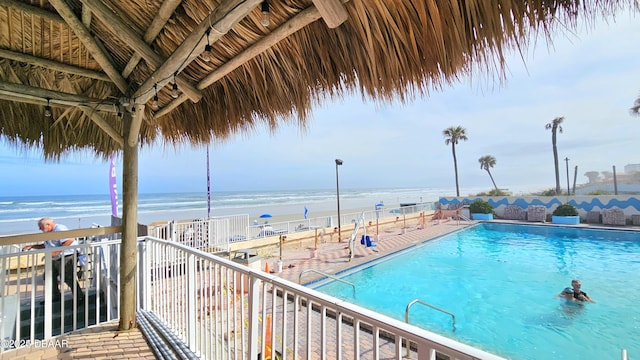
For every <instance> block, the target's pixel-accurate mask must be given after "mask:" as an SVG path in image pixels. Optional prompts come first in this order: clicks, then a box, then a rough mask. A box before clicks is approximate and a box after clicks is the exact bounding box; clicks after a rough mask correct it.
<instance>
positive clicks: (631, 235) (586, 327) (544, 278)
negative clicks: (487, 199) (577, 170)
mask: <svg viewBox="0 0 640 360" xmlns="http://www.w3.org/2000/svg"><path fill="white" fill-rule="evenodd" d="M639 240H640V233H638V232H635V231H623V230H619V231H618V230H591V229H582V228H580V229H576V228H563V227H556V226H545V225H517V224H499V223H485V224H480V225H478V226H475V227H472V228H470V229H468V230H464V231H459V232H456V233H453V234H450V235H447V236H444V237H440V238H437V239H435V240H432V241H427V242H425V243H423V244H421V245H419V246H415V247H413V248H411V249H408V250H407V251H403V252H401V253H399V254H396V255H393V256H391V257H389V258H388V260H385V261H380V262H376V263H370V264H367V265H365V266H364V268H363V267H360V268H359V269H357V271H350V272H348V273H345V274H346V275H345V277H343V279H344V280H346V281H349V282H351V283H353V284H355V286H356V296H355V298H354V297H353V289H352V287H351V286H349V285H345V284H343V283H340V282H330V283H326V284H324V283H320V284H318V285H317V287H316V290H319V291H321V292H323V293H326V294H329V295H333V296H335V297H338V298H341V299H344V300H347V301H349V302H352V303H355V304H358V305H360V306H363V307H365V308H368V309H372V310H375V311H377V312H380V313H383V314H385V315H388V316H390V317H393V318H396V319H399V320H402V321H404V315H405V308H406V306H407V304H408V303H409V302H411V301H412V300H414V299H420V300H422V301H424V302H427V303H429V304H432V305H435V306H438V307H440V308H443V309H445V310H447V311H450V312H452V313H454V314H455V316H456V328H457V329H456V331H453V330H452V326H451V317H450V316H448V315H446V314H443V313H440V312H437V311H434V310H431V309H429V308H427V307H425V306H419V305H414V306H413V307H412V308H411V311H410V315H409V320H410V323H412V324H414V325H417V326H420V327H423V328H425V329H428V330H430V331H433V332H436V333H439V334H442V335H444V336H447V337H450V338H453V339H456V340H458V341H461V342H464V343H467V344H469V345H472V346H475V347H478V348H481V349H483V350H485V351H489V352H492V353H495V354H497V355H500V356H504V357H508V358H514V359H555V358H558V359H560V358H562V359H585V358H587V359H620V351H621V349H623V348H624V349H627V351H628V353H629V356H630V357H632V356H638V354H640V307H638V305H637V301H638V299H640V283H639V282H638V281H637V279H638V277H639V276H638V274H639V273H640V241H639ZM572 278H579V279H580V280H582V286H583V290H584V291H586V292H587V293H588V294H589V295H590V296H591V297H592V298H593V299H594V300H595V301H596V303H595V304H585V305H576V304H571V303H567V302H566V301H564V300H561V299H554V298H553V297H554V295H555V294H557V293H559V292H560V291H561V290H562V289H563V288H565V287H567V286H570V282H571V279H572Z"/></svg>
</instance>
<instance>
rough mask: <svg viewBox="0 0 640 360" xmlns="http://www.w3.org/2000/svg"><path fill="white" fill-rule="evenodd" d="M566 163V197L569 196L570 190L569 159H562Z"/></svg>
mask: <svg viewBox="0 0 640 360" xmlns="http://www.w3.org/2000/svg"><path fill="white" fill-rule="evenodd" d="M564 161H565V162H566V163H567V195H571V189H570V188H569V158H568V157H567V158H564Z"/></svg>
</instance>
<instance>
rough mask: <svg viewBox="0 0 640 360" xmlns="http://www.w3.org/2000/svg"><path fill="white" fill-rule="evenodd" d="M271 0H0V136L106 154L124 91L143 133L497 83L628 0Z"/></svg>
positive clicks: (195, 132) (55, 152) (279, 118)
mask: <svg viewBox="0 0 640 360" xmlns="http://www.w3.org/2000/svg"><path fill="white" fill-rule="evenodd" d="M314 4H316V5H314ZM263 6H264V2H263V1H262V0H244V1H243V0H223V1H219V0H210V1H201V0H185V1H179V0H164V1H159V0H146V1H115V0H106V1H101V2H98V1H90V0H49V1H46V0H0V138H2V139H4V140H5V141H8V142H10V143H14V144H16V145H18V146H27V147H42V148H43V149H44V154H45V156H46V157H47V158H49V159H57V158H59V156H61V155H64V154H65V153H67V152H68V151H71V150H75V149H90V150H91V151H94V152H95V153H96V154H97V155H98V156H101V157H105V156H108V155H109V154H111V153H112V152H115V151H119V150H120V149H121V147H122V145H121V144H122V136H123V122H122V117H121V116H119V113H123V112H125V111H131V108H132V107H131V105H129V106H128V107H127V106H124V105H123V104H126V103H127V102H128V101H131V102H135V104H142V105H146V106H145V107H144V108H143V107H139V106H138V107H136V108H137V109H140V110H143V111H144V116H143V117H142V125H141V127H140V135H139V136H140V141H141V143H142V144H149V143H151V142H154V141H157V140H164V141H167V142H185V141H186V142H191V143H202V142H209V141H211V140H214V141H215V140H221V139H225V138H227V137H229V136H230V135H231V134H235V133H238V132H245V131H251V130H253V129H255V127H256V125H257V124H259V123H266V124H268V125H269V126H270V127H271V128H275V127H277V125H278V123H280V122H283V121H290V122H299V123H300V124H301V125H302V126H304V124H305V121H306V119H307V115H308V112H309V110H310V109H311V107H312V105H313V104H314V103H315V102H321V101H323V100H325V99H326V98H330V97H340V96H343V95H344V94H346V93H350V92H357V93H360V94H362V96H363V97H366V98H369V99H372V100H374V101H387V100H391V99H402V100H411V99H413V98H414V97H415V96H422V95H426V94H428V93H429V92H431V91H434V90H438V89H440V88H441V87H443V86H445V85H447V84H449V83H451V82H452V81H454V80H456V79H457V78H459V77H460V76H462V75H468V74H470V73H471V72H472V70H473V71H478V72H482V74H477V75H485V74H490V75H491V76H494V77H496V76H497V78H498V79H500V77H501V75H502V68H503V63H502V61H503V54H504V53H505V52H506V51H507V50H508V49H509V50H510V49H513V48H520V49H525V48H526V47H527V46H528V45H529V44H528V41H529V40H530V39H532V38H533V36H532V33H538V32H543V33H545V34H547V35H551V34H553V31H552V30H553V29H554V28H555V27H558V26H562V27H563V28H569V29H571V28H573V27H574V26H575V20H576V19H578V18H580V17H582V18H586V19H587V20H589V19H593V18H595V17H599V16H602V15H609V14H612V13H616V12H619V11H622V10H624V9H633V8H634V1H633V0H629V1H612V0H610V1H606V0H586V1H579V0H556V1H550V0H518V1H516V0H502V1H499V2H498V1H489V0H487V1H483V0H477V1H472V0H467V1H446V0H442V1H431V0H429V1H426V0H425V1H422V0H352V1H342V2H340V1H339V0H313V1H312V0H268V7H269V14H270V24H269V26H264V25H262V24H261V18H262V16H263V14H262V12H261V9H262V7H263ZM316 6H318V8H317V7H316ZM345 18H346V21H344V20H345ZM207 39H208V40H207ZM207 42H209V44H211V47H212V51H211V60H210V61H208V62H207V61H205V59H204V58H203V56H202V55H201V53H202V52H203V50H204V49H205V46H207ZM174 75H175V79H176V81H177V84H178V89H179V91H180V95H179V97H178V98H177V99H174V98H173V97H172V96H171V91H172V87H173V84H174ZM474 75H475V74H474ZM156 89H157V96H158V105H159V107H158V108H157V110H155V109H153V108H152V103H153V100H154V96H155V94H156ZM126 99H132V100H128V101H127V100H126ZM47 103H49V104H50V106H51V110H52V116H51V117H46V116H45V107H46V105H47Z"/></svg>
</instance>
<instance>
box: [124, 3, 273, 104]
mask: <svg viewBox="0 0 640 360" xmlns="http://www.w3.org/2000/svg"><path fill="white" fill-rule="evenodd" d="M261 2H262V0H224V1H223V2H222V3H221V4H220V5H218V7H216V8H215V10H214V11H213V12H212V13H211V14H209V15H208V16H207V17H206V18H205V19H204V20H203V21H202V22H201V23H200V24H198V26H196V28H195V29H194V30H193V32H192V33H191V35H189V36H187V38H186V39H184V41H183V42H182V44H180V46H179V47H178V48H177V49H176V50H175V51H174V52H173V54H171V56H170V57H169V58H168V59H167V61H165V62H164V64H162V66H160V67H159V68H158V69H157V70H156V71H155V72H154V73H153V74H152V75H151V76H150V77H149V78H148V79H147V80H146V81H145V82H144V83H143V84H142V86H140V88H139V89H138V90H137V91H136V92H135V94H134V96H133V97H135V98H138V99H141V101H142V102H145V103H146V102H147V101H149V99H151V98H152V97H153V96H154V95H155V94H154V92H153V91H151V89H152V88H153V85H154V84H156V83H157V84H158V86H165V85H166V84H167V83H169V82H170V81H173V79H172V74H174V73H180V71H182V70H183V69H184V68H185V67H187V66H188V65H189V64H190V63H191V61H193V60H194V59H195V58H197V57H198V56H200V53H201V52H202V51H203V50H204V47H205V45H206V44H207V38H206V35H205V33H206V30H207V29H208V28H209V27H210V26H211V27H213V31H211V34H210V35H209V41H210V42H216V41H218V39H220V38H221V37H222V36H223V35H224V34H226V33H227V32H228V31H229V30H231V28H232V27H233V26H235V25H236V24H237V23H238V22H240V21H241V20H242V19H244V18H245V17H246V16H247V15H248V14H249V13H250V12H252V11H254V10H255V8H256V7H257V6H258V5H259V4H260V3H261ZM163 79H164V80H163Z"/></svg>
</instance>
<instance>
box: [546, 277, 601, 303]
mask: <svg viewBox="0 0 640 360" xmlns="http://www.w3.org/2000/svg"><path fill="white" fill-rule="evenodd" d="M581 287H582V283H581V282H580V280H578V279H573V280H571V287H567V288H564V290H562V291H561V292H560V293H559V294H558V295H556V296H555V297H556V298H557V297H562V298H564V299H565V300H567V301H574V302H577V301H580V302H584V301H587V302H590V303H595V301H593V299H591V298H590V297H589V295H587V293H586V292H584V291H582V290H581Z"/></svg>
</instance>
